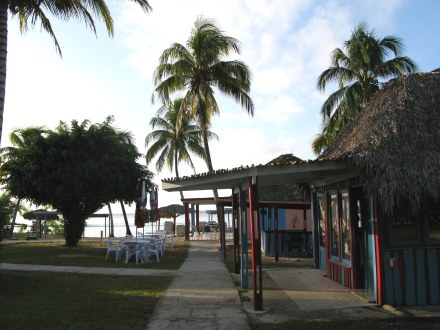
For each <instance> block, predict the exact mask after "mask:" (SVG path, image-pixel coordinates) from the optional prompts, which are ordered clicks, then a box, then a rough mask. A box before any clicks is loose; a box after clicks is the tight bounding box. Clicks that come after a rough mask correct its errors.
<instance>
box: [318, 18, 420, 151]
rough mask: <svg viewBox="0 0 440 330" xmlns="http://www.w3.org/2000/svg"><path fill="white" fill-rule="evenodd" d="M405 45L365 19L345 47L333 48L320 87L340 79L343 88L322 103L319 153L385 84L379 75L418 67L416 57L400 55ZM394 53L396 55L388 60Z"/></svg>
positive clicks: (323, 89) (396, 75) (389, 75)
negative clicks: (378, 31) (379, 34)
mask: <svg viewBox="0 0 440 330" xmlns="http://www.w3.org/2000/svg"><path fill="white" fill-rule="evenodd" d="M402 49H403V43H402V41H401V39H400V38H397V37H394V36H385V37H384V38H382V39H378V38H377V37H376V34H375V31H374V30H371V31H369V30H368V26H367V25H366V24H365V23H363V22H362V23H360V24H359V25H358V26H357V27H356V28H355V29H354V30H353V32H352V34H351V37H350V39H349V40H347V41H345V42H344V45H343V48H342V49H340V48H336V49H335V50H333V52H332V53H331V57H330V61H331V66H330V67H329V68H328V69H327V70H325V71H324V72H323V73H321V75H320V76H319V78H318V82H317V88H318V90H320V91H325V88H326V86H327V84H328V83H330V82H336V83H338V86H339V89H338V90H337V91H336V92H334V93H332V94H331V95H330V96H329V97H328V99H327V100H326V101H325V102H324V104H323V105H322V107H321V115H322V117H323V120H324V129H323V132H322V133H321V134H319V135H318V137H317V138H316V139H315V141H314V142H313V144H312V146H313V149H314V152H315V153H317V154H319V153H321V152H322V151H323V150H324V149H325V148H326V147H327V146H328V144H329V143H331V142H332V141H333V140H334V139H335V137H336V136H337V135H338V132H339V130H340V129H341V128H342V127H343V126H344V125H345V124H346V123H348V122H349V121H351V120H352V119H353V118H355V117H356V116H357V115H358V113H359V112H360V111H361V110H362V108H363V107H364V106H365V105H366V104H367V103H368V101H369V100H370V98H371V96H372V95H373V94H374V93H375V92H376V91H378V90H379V89H380V88H381V86H382V85H383V82H380V81H379V79H388V78H392V77H399V76H402V75H404V74H407V73H411V72H414V71H416V70H417V65H416V64H415V62H413V60H411V59H410V58H409V57H406V56H401V55H400V53H401V50H402ZM344 51H345V52H344ZM390 53H392V54H393V55H394V56H395V57H393V58H391V59H388V60H387V59H386V58H387V56H388V55H389V54H390Z"/></svg>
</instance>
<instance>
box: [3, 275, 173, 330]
mask: <svg viewBox="0 0 440 330" xmlns="http://www.w3.org/2000/svg"><path fill="white" fill-rule="evenodd" d="M171 280H172V278H170V277H153V276H150V277H146V276H103V275H86V274H68V273H47V272H18V271H0V283H1V285H0V306H1V308H0V320H1V321H0V323H1V325H0V326H1V328H2V329H144V328H145V326H146V324H147V321H148V318H149V317H150V315H151V314H152V312H153V310H154V306H155V304H156V303H157V301H158V299H159V298H160V297H161V296H162V295H163V294H164V293H165V290H166V288H167V287H168V285H169V284H170V282H171Z"/></svg>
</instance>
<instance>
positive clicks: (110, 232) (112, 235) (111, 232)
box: [107, 203, 115, 237]
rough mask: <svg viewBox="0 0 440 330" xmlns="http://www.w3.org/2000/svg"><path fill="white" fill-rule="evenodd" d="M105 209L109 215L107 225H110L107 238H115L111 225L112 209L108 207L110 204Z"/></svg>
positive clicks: (113, 227)
mask: <svg viewBox="0 0 440 330" xmlns="http://www.w3.org/2000/svg"><path fill="white" fill-rule="evenodd" d="M107 207H108V213H109V219H108V222H109V225H110V230H109V234H108V236H109V237H115V226H114V223H113V213H112V208H111V207H110V203H107Z"/></svg>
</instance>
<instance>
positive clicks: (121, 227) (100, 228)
mask: <svg viewBox="0 0 440 330" xmlns="http://www.w3.org/2000/svg"><path fill="white" fill-rule="evenodd" d="M127 219H128V225H129V227H130V230H131V233H132V235H135V234H136V230H137V232H138V233H144V234H148V233H151V232H155V231H156V230H158V229H159V230H164V225H165V222H166V221H171V222H173V219H170V218H163V219H161V220H160V227H158V223H157V222H156V223H154V224H153V226H152V225H151V224H145V227H144V228H136V226H135V225H134V213H127ZM199 220H200V222H208V221H210V220H214V221H217V216H216V215H212V214H211V215H210V214H208V213H207V212H206V211H204V210H201V211H200V216H199ZM228 220H229V219H228V218H227V216H226V221H227V222H228V224H229V221H228ZM190 221H191V217H190ZM113 223H114V225H113V227H114V235H115V237H124V236H125V235H126V227H125V222H124V217H123V215H122V213H113ZM19 224H26V225H28V229H29V228H30V227H29V226H30V225H31V224H32V222H31V221H29V220H25V219H23V218H22V217H21V216H18V217H17V225H16V227H15V230H14V231H15V232H18V231H19V230H20V226H19ZM184 224H185V215H183V214H182V215H180V216H178V217H177V218H176V226H177V225H184ZM101 232H102V236H103V237H108V236H109V234H110V228H109V218H108V217H107V218H90V219H88V220H86V227H85V230H84V237H101Z"/></svg>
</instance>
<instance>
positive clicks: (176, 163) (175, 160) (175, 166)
mask: <svg viewBox="0 0 440 330" xmlns="http://www.w3.org/2000/svg"><path fill="white" fill-rule="evenodd" d="M178 164H179V163H178V161H177V151H176V152H175V153H174V169H175V171H176V178H177V179H179V169H178V167H177V165H178ZM182 199H183V192H182V190H181V191H180V200H182Z"/></svg>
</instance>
